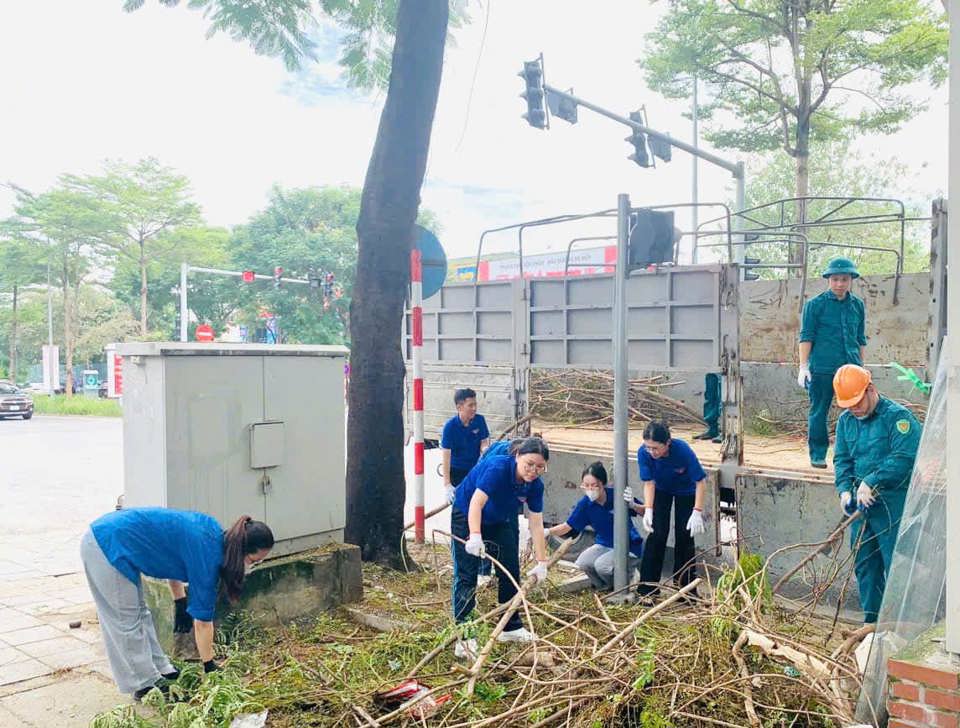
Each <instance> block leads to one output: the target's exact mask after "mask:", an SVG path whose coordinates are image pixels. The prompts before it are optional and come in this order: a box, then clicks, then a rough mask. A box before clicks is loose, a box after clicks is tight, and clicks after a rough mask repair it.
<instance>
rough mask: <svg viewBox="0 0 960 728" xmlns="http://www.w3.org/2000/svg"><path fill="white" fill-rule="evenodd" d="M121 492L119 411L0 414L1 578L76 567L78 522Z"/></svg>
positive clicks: (104, 507)
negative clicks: (84, 414)
mask: <svg viewBox="0 0 960 728" xmlns="http://www.w3.org/2000/svg"><path fill="white" fill-rule="evenodd" d="M122 492H123V423H122V421H121V420H120V418H119V417H52V416H43V415H37V416H35V417H34V418H33V419H32V420H29V421H23V420H0V503H2V504H3V507H2V508H0V582H3V581H6V580H9V579H22V578H27V577H31V576H54V575H58V574H65V573H70V572H75V571H79V570H80V559H79V556H78V554H77V549H78V546H79V543H80V537H81V536H82V535H83V532H84V529H85V528H86V527H87V525H89V523H90V521H92V520H93V519H94V518H96V517H97V516H99V515H102V514H103V513H106V512H107V511H109V510H111V509H113V508H114V506H115V505H116V501H117V496H118V495H120V493H122Z"/></svg>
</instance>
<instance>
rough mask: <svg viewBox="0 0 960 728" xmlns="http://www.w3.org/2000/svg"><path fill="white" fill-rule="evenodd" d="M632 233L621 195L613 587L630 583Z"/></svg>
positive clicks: (615, 348)
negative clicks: (629, 298)
mask: <svg viewBox="0 0 960 728" xmlns="http://www.w3.org/2000/svg"><path fill="white" fill-rule="evenodd" d="M629 236H630V196H629V195H625V194H621V195H618V196H617V270H616V273H614V276H613V483H614V489H615V490H614V492H615V494H614V497H613V563H614V568H613V588H614V590H615V591H620V590H621V589H624V588H625V587H626V586H627V583H628V580H629V574H627V553H628V551H629V548H630V544H629V540H628V538H627V534H628V531H627V504H626V502H624V500H623V489H624V488H626V487H627V485H629V478H630V472H629V469H628V457H627V275H628V270H627V243H628V240H629Z"/></svg>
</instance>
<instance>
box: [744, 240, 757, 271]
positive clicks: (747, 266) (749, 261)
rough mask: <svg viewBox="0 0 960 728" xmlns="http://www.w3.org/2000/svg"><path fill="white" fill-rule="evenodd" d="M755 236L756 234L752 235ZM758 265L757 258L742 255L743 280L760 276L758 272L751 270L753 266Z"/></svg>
mask: <svg viewBox="0 0 960 728" xmlns="http://www.w3.org/2000/svg"><path fill="white" fill-rule="evenodd" d="M754 237H756V236H754ZM755 265H760V259H759V258H748V257H746V256H744V258H743V280H745V281H755V280H757V279H758V278H760V274H759V273H754V272H753V266H755Z"/></svg>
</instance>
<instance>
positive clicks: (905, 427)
mask: <svg viewBox="0 0 960 728" xmlns="http://www.w3.org/2000/svg"><path fill="white" fill-rule="evenodd" d="M897 429H898V430H899V431H900V434H901V435H906V434H907V433H908V432H910V420H897Z"/></svg>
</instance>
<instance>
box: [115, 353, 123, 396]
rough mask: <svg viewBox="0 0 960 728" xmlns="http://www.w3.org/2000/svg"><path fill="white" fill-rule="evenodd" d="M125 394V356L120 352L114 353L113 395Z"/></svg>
mask: <svg viewBox="0 0 960 728" xmlns="http://www.w3.org/2000/svg"><path fill="white" fill-rule="evenodd" d="M121 394H123V357H122V356H120V355H119V354H114V355H113V396H114V397H119V396H120V395H121Z"/></svg>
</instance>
